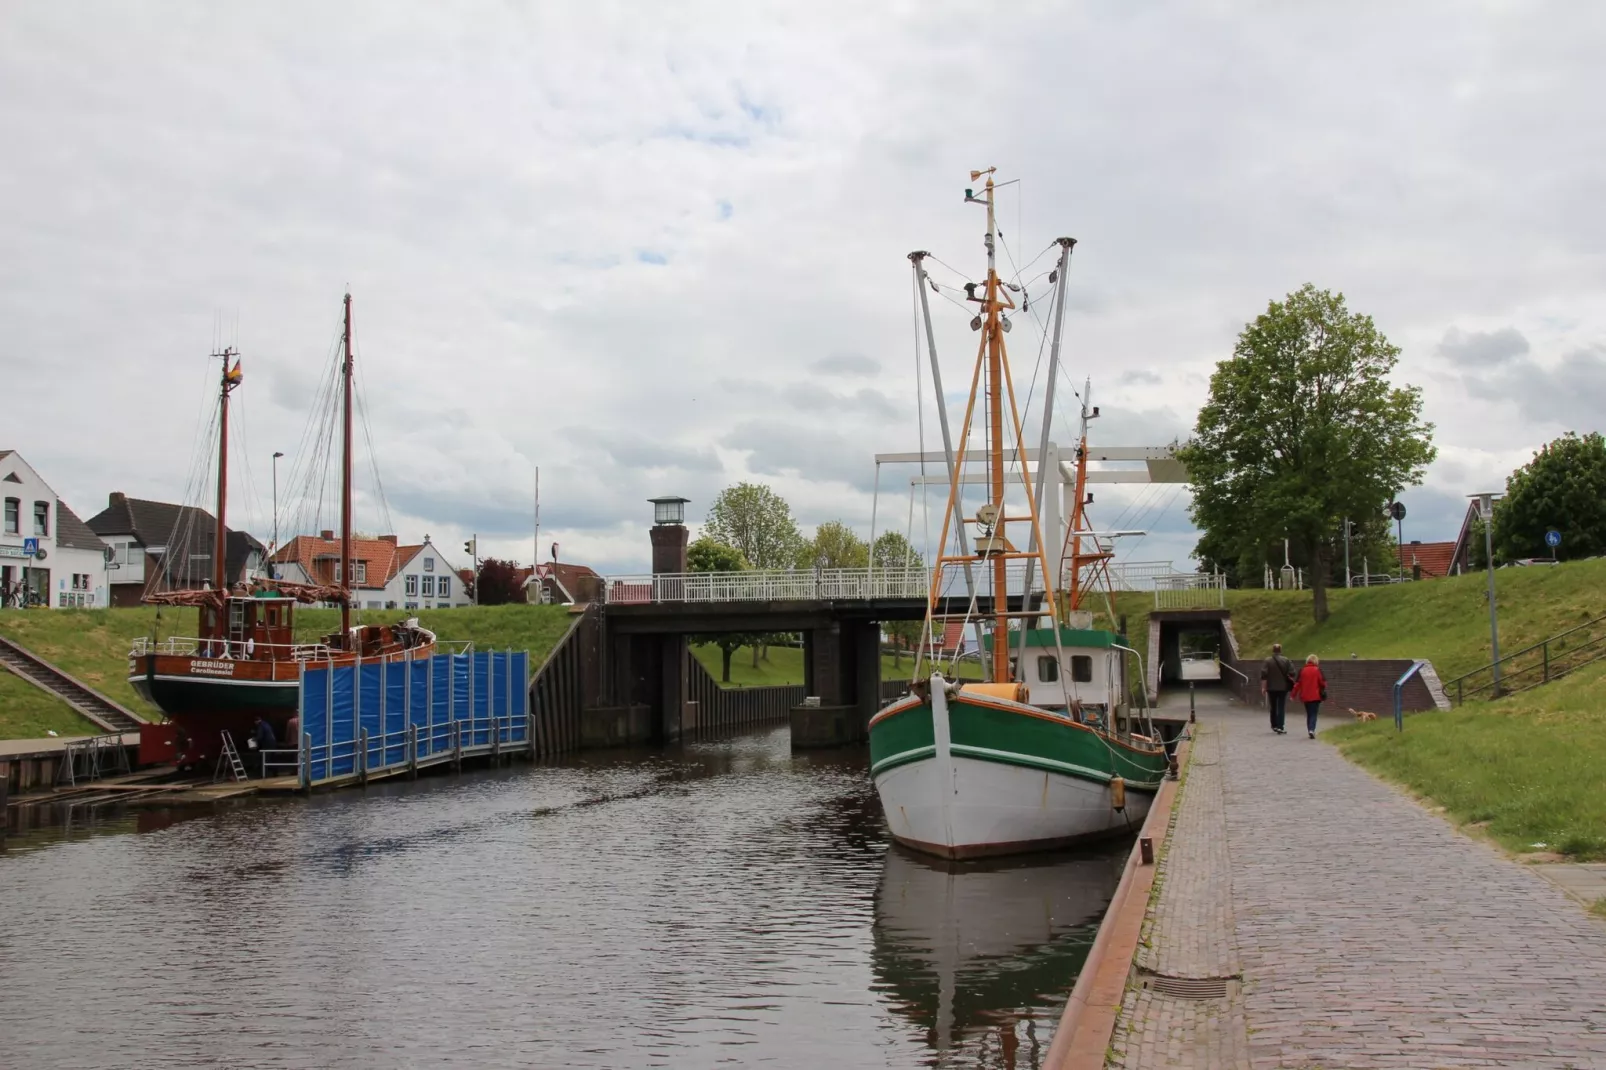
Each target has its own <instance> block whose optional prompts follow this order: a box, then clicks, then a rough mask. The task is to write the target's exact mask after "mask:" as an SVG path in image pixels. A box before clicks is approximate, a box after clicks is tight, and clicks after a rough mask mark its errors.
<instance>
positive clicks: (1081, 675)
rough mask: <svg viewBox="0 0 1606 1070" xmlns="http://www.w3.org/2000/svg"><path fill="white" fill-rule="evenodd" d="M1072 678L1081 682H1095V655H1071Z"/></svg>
mask: <svg viewBox="0 0 1606 1070" xmlns="http://www.w3.org/2000/svg"><path fill="white" fill-rule="evenodd" d="M1071 679H1072V680H1073V681H1075V682H1076V683H1079V684H1090V683H1092V682H1093V656H1092V655H1091V654H1072V655H1071Z"/></svg>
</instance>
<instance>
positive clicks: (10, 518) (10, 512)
mask: <svg viewBox="0 0 1606 1070" xmlns="http://www.w3.org/2000/svg"><path fill="white" fill-rule="evenodd" d="M21 523H22V502H21V501H20V500H19V499H17V498H7V499H6V534H7V535H16V534H19V533H20V530H21V529H20V528H19V527H18V525H19V524H21Z"/></svg>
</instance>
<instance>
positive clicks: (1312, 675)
mask: <svg viewBox="0 0 1606 1070" xmlns="http://www.w3.org/2000/svg"><path fill="white" fill-rule="evenodd" d="M1294 698H1296V699H1298V700H1299V701H1300V702H1303V703H1304V704H1305V731H1306V732H1308V733H1309V734H1310V738H1311V739H1315V738H1316V715H1317V713H1319V712H1320V711H1321V708H1322V703H1323V701H1325V700H1326V698H1327V677H1325V676H1323V675H1322V661H1321V659H1320V658H1318V657H1317V656H1316V655H1315V654H1312V655H1311V656H1310V657H1308V658H1306V659H1305V664H1304V665H1303V666H1302V667H1301V668H1300V670H1299V676H1298V678H1297V679H1295V680H1294Z"/></svg>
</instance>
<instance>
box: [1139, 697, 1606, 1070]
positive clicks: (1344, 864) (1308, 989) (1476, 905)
mask: <svg viewBox="0 0 1606 1070" xmlns="http://www.w3.org/2000/svg"><path fill="white" fill-rule="evenodd" d="M1200 717H1201V724H1200V726H1199V730H1198V742H1197V743H1196V744H1195V750H1194V761H1193V768H1191V769H1190V771H1189V774H1188V782H1187V784H1186V785H1185V788H1184V791H1183V794H1182V796H1181V799H1180V801H1179V804H1178V813H1177V815H1176V817H1175V818H1174V820H1175V822H1176V826H1175V832H1176V838H1175V839H1174V840H1172V841H1171V843H1172V844H1173V845H1174V847H1175V850H1173V851H1169V852H1167V855H1166V857H1165V858H1164V859H1163V860H1162V869H1161V880H1162V884H1161V890H1160V894H1159V896H1158V898H1157V899H1156V901H1155V902H1154V904H1153V905H1152V907H1151V910H1150V913H1149V918H1148V920H1147V922H1146V926H1145V935H1146V937H1147V939H1148V942H1149V943H1150V944H1152V945H1153V946H1151V947H1140V950H1139V954H1138V958H1137V962H1136V966H1137V967H1138V969H1137V971H1136V976H1137V977H1138V978H1139V979H1140V981H1141V980H1146V981H1147V982H1148V983H1149V984H1150V985H1151V986H1152V985H1153V983H1154V981H1153V977H1154V975H1159V976H1169V977H1187V976H1196V977H1230V976H1232V975H1233V974H1235V973H1238V972H1239V971H1240V970H1241V977H1242V988H1241V990H1238V989H1237V988H1236V986H1235V985H1232V984H1231V983H1229V984H1228V986H1227V995H1226V996H1225V997H1221V998H1212V999H1195V1000H1186V999H1177V998H1173V997H1170V996H1166V995H1164V994H1162V993H1157V992H1156V991H1155V990H1154V989H1153V988H1152V987H1150V988H1143V987H1138V985H1137V984H1135V985H1134V987H1132V988H1131V989H1129V991H1128V992H1127V997H1126V1000H1125V1002H1124V1003H1123V1006H1122V1013H1121V1017H1120V1021H1119V1022H1118V1023H1117V1026H1116V1033H1115V1037H1114V1039H1113V1043H1112V1053H1113V1054H1112V1059H1111V1065H1119V1066H1127V1067H1157V1066H1179V1067H1207V1066H1208V1067H1216V1066H1224V1067H1238V1066H1248V1067H1253V1068H1255V1070H1269V1068H1285V1067H1286V1068H1306V1067H1321V1068H1326V1070H1338V1068H1351V1070H1361V1068H1373V1067H1391V1068H1392V1067H1409V1068H1440V1067H1485V1066H1491V1067H1492V1066H1500V1067H1534V1068H1539V1067H1543V1068H1567V1067H1573V1068H1600V1070H1606V924H1603V923H1602V922H1601V921H1599V920H1598V919H1594V918H1591V917H1590V916H1589V915H1588V914H1587V913H1586V912H1585V911H1584V909H1583V908H1582V907H1580V906H1579V904H1578V903H1576V902H1574V901H1573V900H1571V899H1569V898H1568V897H1567V896H1566V895H1565V894H1564V893H1562V892H1561V891H1560V890H1559V889H1557V888H1556V887H1554V886H1552V885H1551V884H1550V883H1549V882H1547V881H1545V880H1544V879H1543V878H1542V877H1540V876H1539V875H1538V874H1536V873H1533V872H1530V871H1529V870H1528V868H1527V867H1525V866H1523V865H1521V864H1519V863H1516V862H1513V861H1511V860H1510V859H1508V858H1506V857H1505V856H1503V855H1502V854H1500V853H1499V852H1498V851H1497V850H1496V849H1495V848H1493V847H1491V846H1489V845H1487V844H1483V843H1480V842H1478V841H1476V840H1473V839H1471V838H1469V837H1467V836H1464V835H1462V834H1461V833H1459V832H1457V831H1455V829H1453V828H1452V827H1451V826H1450V825H1449V824H1448V823H1447V822H1446V821H1444V820H1443V819H1441V818H1439V817H1437V816H1436V815H1434V814H1432V813H1430V812H1429V811H1427V810H1426V809H1424V808H1423V807H1421V806H1419V805H1418V804H1417V803H1415V802H1413V801H1412V800H1410V799H1409V798H1407V797H1406V796H1405V795H1403V794H1402V793H1400V792H1398V791H1396V790H1394V789H1392V788H1390V787H1388V786H1387V785H1385V784H1383V783H1381V782H1379V781H1378V780H1376V779H1374V778H1373V777H1372V776H1370V775H1369V774H1367V773H1366V772H1364V771H1363V770H1361V769H1360V768H1358V767H1356V766H1354V765H1352V764H1350V763H1349V762H1348V761H1346V760H1345V759H1344V758H1343V757H1341V756H1340V755H1339V754H1338V752H1337V751H1336V750H1334V749H1333V748H1332V747H1331V746H1328V745H1327V744H1325V743H1324V742H1322V741H1320V740H1314V741H1313V740H1309V739H1307V738H1305V734H1304V733H1303V732H1297V733H1296V732H1295V731H1293V730H1292V729H1293V728H1294V727H1296V725H1295V720H1296V719H1295V718H1294V716H1293V715H1292V714H1290V716H1289V723H1290V732H1289V734H1288V735H1286V736H1276V735H1273V734H1272V733H1271V732H1270V731H1269V729H1268V728H1267V727H1266V724H1265V719H1264V717H1263V715H1261V714H1260V712H1259V711H1258V710H1245V709H1241V708H1231V709H1220V708H1213V709H1209V710H1206V709H1204V708H1201V710H1200ZM1303 720H1304V719H1303V717H1300V718H1298V722H1299V723H1298V725H1297V727H1301V728H1302V727H1303ZM1407 731H1409V727H1408V728H1407ZM1215 733H1219V735H1216V736H1215V738H1214V739H1212V736H1213V735H1214V734H1215ZM1213 754H1215V755H1219V759H1220V761H1219V764H1216V765H1211V764H1209V763H1210V759H1211V757H1212V755H1213ZM1198 840H1204V841H1207V842H1203V843H1200V842H1195V841H1198ZM1223 847H1224V848H1225V849H1224V850H1223V849H1222V848H1223ZM1162 987H1164V986H1163V985H1162Z"/></svg>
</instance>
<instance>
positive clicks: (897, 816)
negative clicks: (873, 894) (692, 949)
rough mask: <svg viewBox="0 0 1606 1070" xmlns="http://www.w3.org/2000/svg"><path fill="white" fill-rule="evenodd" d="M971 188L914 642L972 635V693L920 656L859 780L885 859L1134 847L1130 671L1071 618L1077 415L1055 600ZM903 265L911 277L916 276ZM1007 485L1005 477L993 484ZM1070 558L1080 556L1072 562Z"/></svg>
mask: <svg viewBox="0 0 1606 1070" xmlns="http://www.w3.org/2000/svg"><path fill="white" fill-rule="evenodd" d="M983 174H986V175H987V176H988V178H987V183H986V186H985V189H984V192H983V194H982V195H981V196H977V195H975V194H973V193H972V192H971V191H968V190H967V191H966V199H967V201H971V202H974V203H978V204H982V205H984V206H985V207H986V209H987V237H986V248H987V281H986V284H985V287H983V286H982V285H980V284H978V285H975V286H972V287H967V288H966V289H967V292H968V296H969V299H970V300H972V301H974V302H975V303H977V304H979V305H980V306H981V308H980V310H979V314H978V315H977V316H976V318H975V319H974V320H972V326H973V327H975V328H976V329H978V330H979V331H980V332H981V342H980V346H979V347H978V350H977V354H976V371H975V374H974V375H973V376H972V379H971V392H970V398H969V401H968V402H967V405H966V409H965V417H964V422H963V425H962V428H961V431H960V433H959V435H958V436H957V437H955V438H954V439H952V441H953V442H955V443H957V447H956V448H950V450H949V454H948V456H949V495H948V505H947V508H946V510H945V512H944V517H943V525H942V529H941V536H940V539H939V541H938V543H937V546H938V547H939V552H938V555H937V560H936V562H935V566H936V567H935V569H934V571H933V578H932V585H931V591H930V597H929V599H928V603H927V611H926V625H925V633H924V634H925V635H926V636H927V637H928V645H929V640H930V637H932V636H937V635H941V634H942V633H943V631H944V627H945V625H947V624H948V623H949V622H950V621H951V620H953V619H955V618H956V616H957V617H958V618H959V619H962V620H963V621H964V623H965V626H966V629H967V630H969V629H970V628H973V627H974V628H977V629H979V630H980V631H982V632H983V635H982V639H981V644H980V645H981V651H982V653H983V654H984V655H985V657H984V665H985V667H986V673H985V675H986V679H985V680H984V681H971V680H964V679H959V678H957V674H956V673H955V672H954V671H953V668H952V667H950V668H949V671H948V673H947V674H945V673H944V672H943V671H941V669H940V668H939V666H938V665H937V664H936V660H935V657H934V655H935V650H934V649H930V650H928V649H923V650H922V651H921V652H920V654H919V655H917V657H916V661H915V679H914V681H913V682H912V683H911V685H910V692H909V694H908V695H906V696H904V697H903V698H901V699H898V700H897V701H895V702H893V703H892V704H890V705H889V706H887V707H886V708H885V709H883V710H881V711H880V712H879V713H878V714H877V715H876V716H875V717H874V718H872V719H871V721H870V759H871V775H872V777H873V778H874V780H875V785H876V791H877V793H878V794H879V795H880V797H881V804H882V808H883V810H884V811H885V813H886V818H887V825H888V828H889V829H890V830H891V833H892V835H893V837H894V838H895V839H897V840H898V841H899V842H901V843H904V844H906V845H908V846H909V847H911V848H914V849H915V850H918V851H923V852H927V853H930V854H934V855H939V856H942V857H945V858H972V857H979V856H984V855H1000V854H1011V853H1016V852H1026V851H1038V850H1049V849H1053V848H1058V847H1064V846H1067V845H1069V844H1073V843H1076V842H1077V841H1080V840H1086V839H1091V838H1095V837H1100V836H1106V835H1110V834H1113V833H1118V832H1122V831H1125V830H1128V829H1135V828H1137V827H1138V826H1139V825H1141V823H1142V821H1143V817H1144V815H1145V814H1147V812H1148V808H1149V805H1150V803H1151V802H1152V801H1153V799H1154V795H1155V793H1156V792H1157V791H1158V790H1159V788H1160V784H1161V781H1162V780H1163V779H1164V777H1165V776H1166V774H1167V772H1168V769H1169V764H1170V763H1169V758H1168V756H1167V753H1166V749H1165V747H1164V746H1163V745H1162V744H1161V742H1160V741H1159V739H1158V737H1157V736H1156V735H1155V734H1154V733H1153V731H1152V730H1151V731H1148V732H1144V733H1138V732H1134V731H1133V727H1134V725H1133V711H1132V709H1131V704H1130V703H1129V702H1128V698H1127V678H1128V673H1127V664H1128V662H1127V660H1126V659H1127V658H1129V657H1130V658H1136V657H1137V655H1136V652H1135V651H1132V650H1130V649H1128V648H1127V647H1125V646H1123V645H1122V644H1121V643H1120V641H1119V639H1118V637H1117V636H1116V635H1115V634H1114V633H1113V632H1111V631H1108V630H1104V629H1098V628H1095V627H1093V615H1092V613H1091V612H1088V611H1086V610H1083V609H1082V608H1081V601H1082V600H1083V598H1084V596H1085V595H1087V594H1088V593H1089V585H1088V584H1087V583H1085V582H1084V578H1085V574H1088V573H1097V572H1099V571H1101V570H1102V566H1103V564H1104V563H1105V561H1106V560H1107V559H1108V558H1109V557H1110V553H1109V552H1108V551H1107V550H1105V549H1104V548H1103V546H1102V544H1100V543H1099V542H1098V541H1097V538H1096V537H1095V535H1094V534H1093V533H1091V532H1089V531H1088V530H1087V525H1086V519H1085V510H1084V506H1085V504H1086V497H1087V496H1086V493H1085V487H1086V480H1087V469H1086V458H1087V419H1088V417H1089V415H1090V414H1089V412H1088V410H1087V408H1086V406H1085V404H1084V408H1083V413H1082V417H1083V419H1082V428H1081V442H1080V448H1079V450H1078V466H1077V481H1076V497H1075V499H1074V502H1075V504H1074V506H1073V509H1072V513H1071V517H1070V523H1069V526H1068V529H1067V534H1066V538H1065V542H1064V547H1063V550H1064V553H1063V554H1062V556H1061V558H1060V560H1061V562H1062V563H1063V565H1064V567H1065V568H1066V569H1067V573H1068V578H1067V583H1066V586H1067V590H1066V591H1065V592H1064V597H1063V599H1062V597H1061V596H1060V594H1059V593H1057V592H1056V590H1055V587H1056V583H1055V581H1056V580H1057V579H1058V578H1059V577H1057V576H1056V575H1055V574H1054V572H1052V571H1051V570H1050V568H1049V558H1048V555H1047V554H1046V553H1045V552H1044V540H1043V533H1042V530H1041V527H1040V523H1039V514H1040V512H1041V503H1042V495H1043V493H1044V489H1045V484H1050V483H1052V484H1053V485H1054V490H1055V492H1058V490H1059V488H1058V486H1057V483H1058V479H1057V473H1041V472H1040V473H1038V478H1037V479H1036V481H1035V492H1034V491H1033V489H1032V488H1033V487H1034V480H1033V477H1032V473H1031V472H1030V471H1029V469H1028V467H1027V450H1026V447H1025V444H1024V443H1023V442H1021V441H1020V438H1021V434H1020V426H1021V423H1020V416H1019V412H1018V409H1017V407H1016V401H1015V393H1014V387H1013V384H1012V383H1011V381H1010V375H1009V359H1008V354H1007V351H1006V348H1005V345H1004V334H1005V333H1006V332H1007V330H1008V329H1009V328H1008V320H1007V318H1006V317H1005V315H1004V313H1005V312H1006V310H1009V309H1013V308H1015V304H1014V302H1013V300H1012V299H1011V297H1010V289H1011V288H1010V287H1009V286H1008V285H1006V284H1005V283H1004V282H1003V281H1001V280H1000V278H999V276H998V273H997V269H996V264H995V262H994V255H993V248H994V241H995V230H996V227H995V215H994V201H993V198H994V189H995V187H994V183H993V179H992V177H991V175H992V171H991V169H989V170H988V171H985V172H973V173H972V179H973V180H974V179H977V178H980V177H981V176H982V175H983ZM1059 244H1060V246H1061V252H1060V261H1059V266H1058V268H1057V274H1055V275H1051V276H1050V279H1051V280H1054V281H1056V282H1057V284H1058V290H1057V293H1056V297H1055V318H1054V342H1053V347H1052V349H1051V351H1050V368H1049V373H1048V384H1049V386H1048V393H1047V394H1046V396H1045V404H1044V410H1043V411H1044V413H1045V416H1044V435H1043V437H1044V441H1045V445H1046V441H1047V437H1048V431H1047V426H1048V422H1049V418H1050V416H1051V415H1052V413H1053V384H1054V380H1055V376H1056V372H1057V368H1056V366H1055V365H1056V362H1057V360H1058V353H1059V338H1060V330H1061V325H1062V322H1063V309H1064V291H1065V278H1066V270H1067V267H1068V265H1069V259H1070V252H1071V247H1072V245H1074V241H1073V240H1072V239H1069V238H1062V239H1060V240H1059ZM913 259H915V265H916V272H917V273H921V272H922V271H923V269H922V268H921V266H920V259H919V258H918V257H916V258H913ZM917 281H921V276H920V275H918V274H917ZM922 296H923V287H922ZM928 337H929V333H928ZM1006 400H1007V402H1008V406H1007V408H1008V413H1007V416H1008V417H1009V419H1007V420H1006V411H1005V401H1006ZM978 401H980V402H981V403H982V404H983V405H984V407H985V408H986V415H985V417H984V420H985V423H984V424H983V426H982V427H981V428H978V430H981V431H983V432H984V441H985V442H986V444H987V445H986V449H987V455H986V457H985V461H986V468H987V478H986V479H984V480H983V481H982V482H983V484H984V485H985V486H986V488H987V493H986V500H985V501H984V502H982V503H981V504H979V505H978V506H976V508H975V511H974V513H973V515H971V516H965V515H964V509H965V506H964V502H963V497H962V494H961V488H962V487H963V486H965V485H966V484H967V482H971V481H969V480H966V479H965V478H964V473H965V471H966V470H965V463H966V456H965V454H966V445H967V444H968V443H969V441H970V438H971V430H972V428H971V425H972V419H973V417H974V415H975V413H976V409H977V405H978ZM945 432H946V429H945ZM945 438H946V433H945ZM1045 453H1046V451H1042V452H1039V454H1038V456H1044V455H1045ZM1011 467H1013V468H1014V472H1008V471H1006V469H1007V468H1011ZM1015 473H1018V475H1016V476H1015V478H1013V479H1011V478H1009V477H1010V476H1012V475H1015ZM1045 476H1047V477H1049V478H1045ZM1012 483H1013V484H1014V485H1019V486H1023V487H1024V488H1027V493H1026V494H1025V495H1024V498H1025V502H1024V506H1025V507H1024V509H1022V507H1021V503H1020V502H1018V501H1017V502H1014V503H1006V501H1005V498H1006V493H1005V491H1006V487H1007V486H1008V485H1011V484H1012ZM1011 507H1013V508H1014V509H1015V515H1010V512H1009V509H1010V508H1011ZM1011 524H1016V525H1022V526H1026V527H1027V528H1028V531H1029V538H1030V543H1029V548H1028V549H1026V550H1019V549H1017V548H1016V547H1015V545H1014V544H1013V543H1012V542H1011V541H1010V539H1009V537H1008V534H1007V533H1008V531H1009V525H1011ZM971 528H974V531H973V532H972V531H971V530H970V529H971ZM1088 541H1090V542H1091V544H1092V547H1093V548H1092V550H1090V551H1088V552H1083V546H1084V542H1088ZM961 576H962V577H963V579H964V589H963V590H964V593H965V594H966V595H967V597H966V598H964V599H960V601H963V602H965V603H966V604H967V606H968V609H967V612H965V613H964V614H957V615H956V614H953V613H950V612H944V611H943V610H944V607H947V606H951V605H952V602H953V601H954V599H953V597H952V595H953V593H954V588H955V587H956V584H957V581H958V579H959V578H960V577H961ZM1034 578H1035V579H1036V580H1040V581H1041V587H1038V586H1037V585H1036V583H1035V582H1034ZM1045 623H1046V626H1043V625H1044V624H1045ZM1001 648H1002V649H1001Z"/></svg>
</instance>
